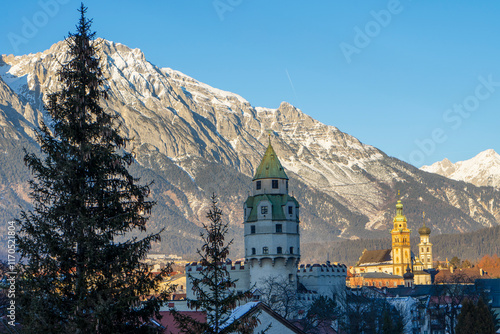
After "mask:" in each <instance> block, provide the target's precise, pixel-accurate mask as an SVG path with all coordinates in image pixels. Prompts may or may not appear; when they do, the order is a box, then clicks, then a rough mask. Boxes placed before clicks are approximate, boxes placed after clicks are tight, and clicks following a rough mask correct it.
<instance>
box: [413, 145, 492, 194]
mask: <svg viewBox="0 0 500 334" xmlns="http://www.w3.org/2000/svg"><path fill="white" fill-rule="evenodd" d="M420 169H421V170H423V171H426V172H429V173H436V174H439V175H442V176H444V177H447V178H450V179H453V180H457V181H464V182H468V183H472V184H474V185H476V186H478V187H482V186H489V187H495V188H500V155H499V154H498V153H497V152H495V151H494V150H492V149H488V150H485V151H483V152H480V153H479V154H477V155H476V156H475V157H473V158H471V159H469V160H465V161H457V162H455V163H452V162H451V161H450V160H448V159H446V158H445V159H443V160H442V161H437V162H435V163H433V164H432V165H430V166H422V167H420Z"/></svg>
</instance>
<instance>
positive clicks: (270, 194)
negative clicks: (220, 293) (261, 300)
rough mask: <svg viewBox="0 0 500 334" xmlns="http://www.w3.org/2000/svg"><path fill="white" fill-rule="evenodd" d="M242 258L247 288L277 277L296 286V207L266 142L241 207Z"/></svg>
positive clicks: (297, 235) (270, 146)
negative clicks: (248, 274)
mask: <svg viewBox="0 0 500 334" xmlns="http://www.w3.org/2000/svg"><path fill="white" fill-rule="evenodd" d="M244 231H245V232H244V233H245V258H246V260H247V263H248V265H249V267H250V268H249V269H250V286H253V285H255V286H257V287H258V286H259V285H261V284H262V281H263V279H266V278H268V277H279V279H284V280H287V281H289V282H291V283H292V284H295V285H296V284H297V265H298V262H299V260H300V234H299V203H298V202H297V200H296V199H295V198H293V197H291V196H289V195H288V176H287V175H286V173H285V171H284V169H283V167H282V166H281V163H280V161H279V159H278V157H277V156H276V153H275V152H274V149H273V147H272V145H271V140H269V145H268V147H267V150H266V153H265V154H264V157H263V158H262V161H261V163H260V165H259V167H258V168H257V171H256V173H255V176H254V178H253V180H252V195H251V196H249V197H248V198H247V200H246V201H245V204H244Z"/></svg>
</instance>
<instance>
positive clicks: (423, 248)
mask: <svg viewBox="0 0 500 334" xmlns="http://www.w3.org/2000/svg"><path fill="white" fill-rule="evenodd" d="M423 216H424V225H423V226H422V227H421V228H419V229H418V233H419V234H420V243H419V244H418V257H419V258H420V261H422V264H423V269H432V244H431V242H430V240H429V236H430V235H431V229H430V228H428V227H427V226H425V213H424V214H423Z"/></svg>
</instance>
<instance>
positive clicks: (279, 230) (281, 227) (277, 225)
mask: <svg viewBox="0 0 500 334" xmlns="http://www.w3.org/2000/svg"><path fill="white" fill-rule="evenodd" d="M281 232H283V225H281V224H276V233H281Z"/></svg>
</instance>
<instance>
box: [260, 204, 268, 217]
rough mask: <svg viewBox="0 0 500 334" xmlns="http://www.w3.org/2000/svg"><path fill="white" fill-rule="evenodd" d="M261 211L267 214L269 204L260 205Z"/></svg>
mask: <svg viewBox="0 0 500 334" xmlns="http://www.w3.org/2000/svg"><path fill="white" fill-rule="evenodd" d="M260 213H262V214H263V215H265V214H267V206H266V205H264V206H261V207H260Z"/></svg>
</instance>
